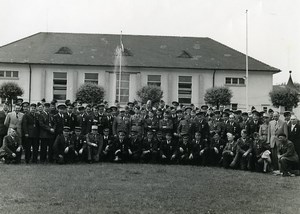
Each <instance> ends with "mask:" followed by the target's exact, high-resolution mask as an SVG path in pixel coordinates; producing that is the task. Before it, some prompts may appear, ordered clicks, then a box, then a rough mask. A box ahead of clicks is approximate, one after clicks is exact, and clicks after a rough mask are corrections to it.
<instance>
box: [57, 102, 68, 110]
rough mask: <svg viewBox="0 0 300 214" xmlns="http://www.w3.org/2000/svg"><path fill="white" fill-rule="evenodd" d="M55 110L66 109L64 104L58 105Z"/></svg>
mask: <svg viewBox="0 0 300 214" xmlns="http://www.w3.org/2000/svg"><path fill="white" fill-rule="evenodd" d="M57 108H58V109H65V108H66V104H64V103H60V104H58V105H57Z"/></svg>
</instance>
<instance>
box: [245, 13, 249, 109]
mask: <svg viewBox="0 0 300 214" xmlns="http://www.w3.org/2000/svg"><path fill="white" fill-rule="evenodd" d="M248 67H249V65H248V10H246V111H248V108H249V103H248V89H249V87H248V84H249V68H248Z"/></svg>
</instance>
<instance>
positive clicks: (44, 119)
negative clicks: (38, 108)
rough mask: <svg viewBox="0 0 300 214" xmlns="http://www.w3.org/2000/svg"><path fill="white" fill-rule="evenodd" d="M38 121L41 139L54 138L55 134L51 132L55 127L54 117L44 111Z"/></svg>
mask: <svg viewBox="0 0 300 214" xmlns="http://www.w3.org/2000/svg"><path fill="white" fill-rule="evenodd" d="M38 120H39V127H40V130H39V133H40V138H45V139H48V138H53V137H54V133H52V132H51V131H50V129H51V128H53V126H54V124H53V118H52V116H51V115H50V114H49V113H47V112H45V111H43V112H41V113H40V114H39V117H38Z"/></svg>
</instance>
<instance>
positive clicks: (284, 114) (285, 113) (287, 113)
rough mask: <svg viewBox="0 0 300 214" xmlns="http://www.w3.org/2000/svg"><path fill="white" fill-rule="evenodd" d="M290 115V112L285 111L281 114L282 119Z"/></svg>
mask: <svg viewBox="0 0 300 214" xmlns="http://www.w3.org/2000/svg"><path fill="white" fill-rule="evenodd" d="M291 115H292V114H291V112H290V111H285V112H284V113H283V116H284V117H288V116H291Z"/></svg>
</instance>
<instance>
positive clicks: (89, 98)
mask: <svg viewBox="0 0 300 214" xmlns="http://www.w3.org/2000/svg"><path fill="white" fill-rule="evenodd" d="M104 93H105V92H104V89H103V88H102V87H100V86H98V85H96V84H94V83H84V84H83V85H81V86H80V87H79V89H78V91H77V92H76V98H77V100H81V101H82V102H84V103H89V104H92V105H94V104H99V103H101V102H102V101H103V97H104Z"/></svg>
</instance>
